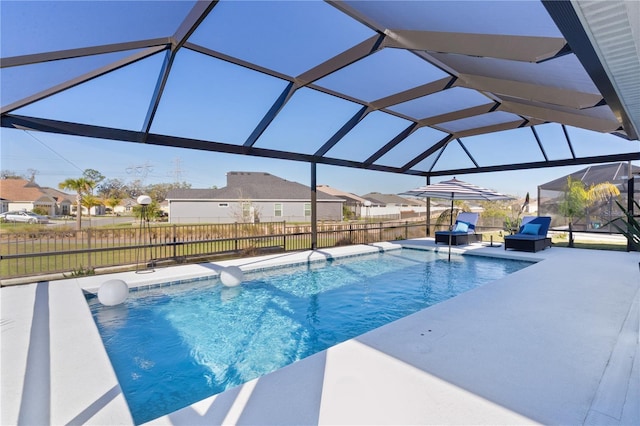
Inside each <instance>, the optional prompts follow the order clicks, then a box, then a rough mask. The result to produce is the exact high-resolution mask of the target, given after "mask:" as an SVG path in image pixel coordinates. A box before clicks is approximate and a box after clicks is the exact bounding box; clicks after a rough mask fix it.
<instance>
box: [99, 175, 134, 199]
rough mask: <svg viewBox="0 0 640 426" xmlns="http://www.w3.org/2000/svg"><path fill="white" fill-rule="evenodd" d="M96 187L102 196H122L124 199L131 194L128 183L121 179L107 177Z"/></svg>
mask: <svg viewBox="0 0 640 426" xmlns="http://www.w3.org/2000/svg"><path fill="white" fill-rule="evenodd" d="M96 189H97V193H98V195H99V196H101V197H102V198H120V199H121V200H123V199H125V198H127V197H128V196H129V194H128V192H127V185H126V184H125V183H124V182H123V181H121V180H120V179H106V180H104V181H103V182H102V183H100V185H98V186H97V188H96Z"/></svg>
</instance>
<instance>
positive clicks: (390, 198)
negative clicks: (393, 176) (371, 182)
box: [362, 192, 424, 206]
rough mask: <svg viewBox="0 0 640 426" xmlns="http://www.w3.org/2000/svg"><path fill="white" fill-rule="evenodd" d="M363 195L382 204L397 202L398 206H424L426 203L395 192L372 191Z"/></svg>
mask: <svg viewBox="0 0 640 426" xmlns="http://www.w3.org/2000/svg"><path fill="white" fill-rule="evenodd" d="M362 197H363V198H366V199H367V200H369V201H371V202H373V203H374V204H381V205H389V204H395V205H398V206H420V205H422V206H424V203H420V202H418V201H416V200H411V199H408V198H404V197H401V196H399V195H395V194H381V193H379V192H370V193H368V194H366V195H363V196H362Z"/></svg>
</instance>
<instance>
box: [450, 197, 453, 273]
mask: <svg viewBox="0 0 640 426" xmlns="http://www.w3.org/2000/svg"><path fill="white" fill-rule="evenodd" d="M452 227H453V192H452V193H451V214H450V215H449V262H451V233H452V232H453V229H452Z"/></svg>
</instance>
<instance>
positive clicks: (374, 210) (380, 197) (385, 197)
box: [362, 192, 427, 219]
mask: <svg viewBox="0 0 640 426" xmlns="http://www.w3.org/2000/svg"><path fill="white" fill-rule="evenodd" d="M362 198H364V199H366V200H368V201H369V202H370V203H371V205H370V206H367V208H366V210H367V214H366V215H367V216H369V217H376V216H384V217H390V216H397V218H398V219H400V218H405V217H410V216H415V215H420V214H422V215H425V214H426V212H427V207H426V204H425V203H424V201H420V200H416V199H409V198H403V197H401V196H399V195H395V194H381V193H379V192H370V193H368V194H365V195H363V196H362Z"/></svg>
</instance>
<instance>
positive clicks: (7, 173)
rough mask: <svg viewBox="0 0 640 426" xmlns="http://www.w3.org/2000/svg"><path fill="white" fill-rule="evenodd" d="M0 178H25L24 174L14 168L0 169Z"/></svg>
mask: <svg viewBox="0 0 640 426" xmlns="http://www.w3.org/2000/svg"><path fill="white" fill-rule="evenodd" d="M0 179H24V176H23V175H20V174H18V173H16V172H14V171H13V170H0Z"/></svg>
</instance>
